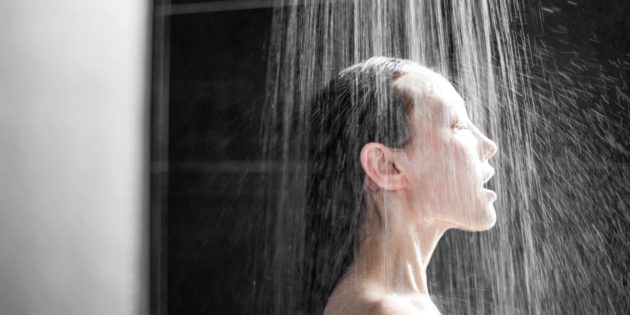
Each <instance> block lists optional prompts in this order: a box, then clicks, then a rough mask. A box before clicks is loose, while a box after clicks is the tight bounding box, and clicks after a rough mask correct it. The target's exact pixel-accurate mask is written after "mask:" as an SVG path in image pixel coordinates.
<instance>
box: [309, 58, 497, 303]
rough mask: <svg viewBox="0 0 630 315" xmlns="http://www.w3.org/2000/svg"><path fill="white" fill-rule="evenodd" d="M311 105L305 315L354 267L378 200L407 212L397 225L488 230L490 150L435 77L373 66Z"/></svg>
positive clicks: (399, 64)
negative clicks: (370, 209)
mask: <svg viewBox="0 0 630 315" xmlns="http://www.w3.org/2000/svg"><path fill="white" fill-rule="evenodd" d="M311 105H312V107H311V120H310V123H311V126H310V127H311V128H310V134H309V152H308V167H307V194H308V198H307V226H306V244H307V246H306V252H305V266H304V268H305V269H304V276H305V281H306V284H307V285H306V288H305V289H306V292H305V294H306V296H308V301H307V305H306V307H307V308H308V309H310V310H311V311H313V312H319V311H320V310H321V308H323V306H324V305H325V301H326V298H327V297H328V295H329V294H330V292H331V291H332V290H333V288H334V286H335V284H336V283H337V281H338V280H339V278H340V277H341V276H342V275H343V272H344V271H345V270H346V268H347V267H348V265H349V264H350V263H351V261H352V259H353V257H354V254H355V252H356V250H357V247H358V245H359V242H360V240H359V231H360V229H361V227H362V225H363V224H364V221H365V220H366V219H365V218H366V215H365V214H366V201H367V200H368V199H370V198H371V197H374V196H375V195H377V196H379V198H381V197H383V198H396V199H398V201H400V202H401V203H402V204H405V205H406V208H407V209H406V210H404V211H405V212H404V213H398V214H396V215H401V216H405V217H406V218H408V219H412V220H417V221H418V222H420V221H423V222H436V223H438V224H444V225H445V226H447V227H457V228H462V229H467V230H483V229H486V228H489V227H490V226H492V224H493V223H494V210H493V209H492V208H491V207H492V206H491V201H492V198H493V196H491V193H489V192H488V191H484V190H483V189H482V184H483V182H484V181H485V180H486V177H488V176H491V173H492V169H491V168H490V167H489V165H488V164H487V159H488V158H489V157H490V156H491V155H493V154H494V152H496V146H495V145H494V143H492V142H491V141H489V140H488V139H487V138H485V137H484V136H483V135H482V134H481V133H480V132H479V130H477V129H476V128H475V127H474V126H473V125H472V123H471V122H470V120H469V119H468V116H467V115H466V111H465V108H464V107H463V106H464V104H463V101H462V99H461V97H460V96H459V95H458V94H457V93H456V92H455V90H454V89H453V87H452V86H451V85H450V83H449V82H448V81H447V80H446V79H444V78H443V77H442V76H440V75H438V74H437V73H435V72H433V71H431V70H429V69H427V68H424V67H422V66H420V65H419V64H417V63H414V62H412V61H407V60H401V59H395V58H384V57H375V58H371V59H369V60H367V61H364V62H362V63H360V64H357V65H354V66H352V67H349V68H347V69H345V70H343V71H342V72H341V73H340V74H339V76H337V77H336V78H335V79H333V80H332V81H331V82H330V83H329V84H328V85H327V86H326V87H325V88H324V89H322V90H321V91H320V93H319V94H318V95H317V96H316V97H315V98H314V100H313V102H312V104H311ZM376 211H385V209H382V207H381V209H376ZM383 215H385V214H384V213H379V216H381V217H382V216H383Z"/></svg>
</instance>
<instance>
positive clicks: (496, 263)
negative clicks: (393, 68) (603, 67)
mask: <svg viewBox="0 0 630 315" xmlns="http://www.w3.org/2000/svg"><path fill="white" fill-rule="evenodd" d="M522 17H523V14H522V12H521V8H520V7H519V5H518V3H517V2H516V1H511V0H499V1H487V0H482V1H472V0H462V1H454V0H453V1H447V0H425V1H419V0H418V1H416V0H396V1H392V0H371V1H362V0H354V1H352V0H346V1H327V0H322V1H298V0H281V1H279V2H278V5H277V7H276V9H275V13H274V25H273V31H272V34H271V36H272V39H271V42H270V47H269V51H270V53H269V69H268V78H267V91H268V93H269V94H268V101H267V104H268V105H267V106H269V108H268V114H269V115H268V116H267V117H266V118H265V119H266V120H265V126H266V128H265V140H266V154H267V158H268V159H271V160H275V161H278V163H277V167H276V168H274V169H273V170H270V171H272V172H275V173H276V174H277V176H275V177H273V179H271V180H270V187H269V191H270V196H271V198H269V204H268V207H267V208H268V213H267V222H264V224H265V226H266V230H267V235H268V237H267V239H265V247H264V255H266V260H267V261H269V262H270V263H269V265H268V266H261V267H260V268H262V269H261V270H263V271H262V272H261V273H262V274H264V275H265V277H264V279H263V283H262V284H261V285H260V286H259V287H257V290H258V296H259V297H260V298H261V299H270V301H267V302H266V303H265V304H269V303H270V304H272V308H273V310H274V313H277V314H299V313H301V311H300V310H299V307H300V305H299V295H300V294H301V287H302V283H300V279H301V278H300V276H299V273H300V270H301V269H300V268H301V267H300V264H299V262H300V261H302V260H303V259H308V257H303V255H304V253H303V250H302V247H303V242H304V234H305V230H304V227H305V222H304V189H305V178H304V173H303V171H302V167H303V164H302V163H300V161H303V160H304V158H305V153H304V152H305V138H306V137H307V136H308V126H309V125H308V119H309V118H308V115H309V113H310V108H309V105H308V104H309V99H310V98H311V97H312V95H313V94H314V93H315V92H316V91H317V90H318V89H320V88H321V87H322V86H323V85H324V84H325V83H326V82H328V81H329V80H330V79H331V78H333V77H334V76H335V75H336V74H337V73H338V72H339V71H340V70H341V69H343V68H345V67H347V66H349V65H352V64H355V63H357V62H360V61H362V60H365V59H367V58H369V57H372V56H392V57H400V58H406V59H411V60H414V61H417V62H419V63H421V64H423V65H426V66H428V67H431V68H433V69H435V70H436V71H438V72H440V73H442V74H443V75H445V76H446V77H447V78H449V79H450V80H451V81H452V82H453V83H454V85H455V86H456V88H457V90H458V92H459V93H460V94H461V95H462V97H463V98H464V99H465V100H466V106H467V108H468V112H469V114H470V115H471V118H472V120H473V121H474V122H475V124H476V125H477V126H479V127H480V128H481V129H483V130H484V132H485V133H486V134H487V135H488V137H489V138H491V139H493V140H494V141H495V142H496V143H497V144H498V146H499V153H498V154H497V156H495V157H494V158H493V160H492V164H493V165H494V167H495V169H496V170H497V175H496V176H495V177H494V178H493V180H492V181H491V184H492V185H493V188H494V190H496V191H497V193H498V196H499V198H498V200H497V201H496V202H495V208H496V209H497V223H496V226H495V227H494V228H493V229H492V230H491V231H488V232H484V233H468V232H458V231H449V232H448V233H447V234H446V236H445V237H444V238H443V239H442V241H441V242H440V244H439V245H438V249H437V251H436V253H435V254H434V256H433V258H432V262H431V265H430V267H429V270H428V272H429V275H428V278H429V285H430V292H431V294H432V297H433V299H434V300H435V301H436V303H437V304H438V306H439V308H440V309H441V310H442V311H443V312H444V313H447V314H450V313H453V314H572V313H575V314H577V313H580V314H603V313H616V312H620V310H628V309H629V308H630V302H628V300H629V299H628V298H629V297H630V289H629V286H628V283H627V280H628V276H627V274H628V272H629V268H628V267H626V265H625V263H624V262H629V261H630V260H629V259H628V253H627V251H628V247H629V245H630V244H628V238H627V237H626V236H625V234H626V231H625V229H626V228H627V227H628V226H629V222H630V215H629V214H628V203H627V200H626V199H627V198H628V196H629V195H630V194H629V192H630V191H629V190H630V188H629V187H630V185H629V184H630V171H629V167H628V164H627V161H628V141H627V138H626V139H620V138H619V137H618V136H617V135H618V134H619V130H621V128H625V127H624V125H625V124H627V123H628V117H629V116H630V115H629V111H628V108H627V107H624V106H625V105H620V104H627V103H628V96H627V95H626V94H624V91H623V90H620V89H617V91H618V93H617V94H614V95H612V96H611V97H609V98H604V99H605V100H608V101H609V102H608V103H606V102H599V103H598V102H594V103H593V104H592V106H590V107H588V108H584V107H579V106H578V105H577V103H578V100H582V99H584V98H589V97H593V96H594V94H595V93H598V92H597V91H599V90H598V86H592V85H591V86H583V87H582V88H578V87H579V85H576V84H575V82H574V81H573V80H578V79H575V77H576V76H577V77H579V75H585V74H584V73H580V70H581V69H583V68H584V63H585V62H586V61H582V64H580V63H579V62H578V63H576V69H575V72H574V73H566V72H559V71H557V69H556V70H554V69H549V68H546V65H547V64H548V63H546V60H548V59H550V58H552V57H553V51H551V50H550V49H549V48H548V47H545V46H544V45H543V44H542V43H539V42H531V41H529V40H528V38H527V37H526V36H525V34H524V33H523V30H522V21H523V20H522ZM568 81H571V82H568ZM598 82H600V83H601V85H602V86H606V85H619V84H622V83H623V82H616V81H614V79H612V78H609V77H606V76H601V79H600V81H598ZM626 90H627V88H626ZM611 112H613V113H614V115H613V116H614V117H618V119H617V120H615V119H611V118H610V117H611V115H610V113H611ZM261 224H262V222H261Z"/></svg>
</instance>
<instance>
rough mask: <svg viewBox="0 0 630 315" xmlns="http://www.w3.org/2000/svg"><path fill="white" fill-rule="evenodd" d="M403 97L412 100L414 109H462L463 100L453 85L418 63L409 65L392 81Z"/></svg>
mask: <svg viewBox="0 0 630 315" xmlns="http://www.w3.org/2000/svg"><path fill="white" fill-rule="evenodd" d="M394 86H395V87H396V88H398V89H400V90H401V91H402V92H403V94H405V97H406V98H407V99H408V100H409V101H412V102H413V104H414V105H418V104H421V105H422V106H414V107H413V108H414V110H419V109H420V108H418V107H421V108H422V109H420V110H431V111H438V112H439V111H449V110H451V109H457V110H459V109H464V100H463V99H462V97H461V96H460V95H459V93H457V91H456V90H455V88H454V87H453V85H452V84H451V83H450V82H449V81H448V80H447V79H446V78H444V77H443V76H442V75H440V74H438V73H436V72H434V71H432V70H430V69H427V68H424V67H422V66H420V65H411V66H409V68H408V69H405V74H403V75H402V76H400V77H399V78H397V79H396V81H395V82H394Z"/></svg>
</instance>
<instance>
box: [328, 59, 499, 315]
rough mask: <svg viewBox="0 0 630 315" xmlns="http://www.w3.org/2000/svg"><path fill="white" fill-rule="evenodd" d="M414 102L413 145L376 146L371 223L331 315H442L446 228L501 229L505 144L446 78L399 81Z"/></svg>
mask: <svg viewBox="0 0 630 315" xmlns="http://www.w3.org/2000/svg"><path fill="white" fill-rule="evenodd" d="M393 85H394V87H395V88H396V89H398V90H399V91H400V92H401V93H403V95H405V98H406V99H407V101H409V102H413V104H414V106H413V110H412V112H411V113H410V117H409V119H410V123H411V126H412V130H413V135H412V143H411V144H410V145H408V146H407V147H405V148H404V149H391V148H388V147H386V146H384V145H382V144H380V143H368V144H366V145H365V146H364V147H363V149H362V151H361V165H362V167H363V169H364V170H365V173H366V178H365V191H366V194H367V196H368V206H367V209H365V211H366V214H367V217H366V220H365V222H364V225H363V226H362V230H361V243H360V246H359V250H358V252H357V255H356V256H355V259H354V261H353V263H352V264H351V266H350V267H349V269H348V271H347V272H346V274H345V275H344V277H343V278H342V280H341V281H340V283H339V284H338V286H337V287H336V288H335V290H334V292H333V294H332V295H331V296H330V298H329V300H328V304H327V306H326V309H325V311H324V314H325V315H341V314H344V315H353V314H374V315H381V314H382V315H390V314H391V315H406V314H440V312H439V310H438V309H437V307H436V306H435V304H434V303H433V302H432V301H431V298H430V296H429V291H428V285H427V276H426V270H427V266H428V264H429V261H430V260H431V255H432V254H433V251H434V250H435V248H436V246H437V244H438V242H439V240H440V238H441V237H442V235H444V233H445V232H446V231H447V230H448V229H452V228H457V229H462V230H467V231H483V230H487V229H489V228H491V227H492V226H493V225H494V223H495V218H496V213H495V210H494V207H493V205H492V203H493V201H494V200H495V199H496V194H495V193H494V192H492V191H490V190H487V189H485V188H483V185H484V183H485V182H487V181H488V180H489V179H490V177H492V175H493V174H494V170H493V169H492V167H491V166H490V165H489V163H488V159H489V158H490V157H492V156H493V155H494V154H495V153H496V151H497V146H496V144H495V143H494V142H492V141H491V140H489V139H488V138H487V137H485V136H484V135H483V133H482V132H481V131H480V130H479V129H477V128H476V127H475V126H474V125H473V124H472V122H471V121H470V119H469V118H468V115H467V113H466V109H465V107H464V102H463V100H462V98H461V97H460V96H459V94H457V92H456V91H455V89H454V88H453V87H452V85H451V84H450V83H449V82H448V81H447V80H446V79H444V78H443V77H442V76H440V75H439V74H436V73H434V72H432V71H430V70H428V69H426V68H424V67H421V66H419V65H417V66H412V67H410V69H409V71H407V73H406V74H404V75H402V76H400V77H398V78H396V79H395V81H394V82H393Z"/></svg>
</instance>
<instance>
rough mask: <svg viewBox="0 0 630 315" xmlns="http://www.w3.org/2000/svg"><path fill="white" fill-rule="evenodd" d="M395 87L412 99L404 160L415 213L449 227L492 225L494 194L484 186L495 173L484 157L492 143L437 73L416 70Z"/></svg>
mask: <svg viewBox="0 0 630 315" xmlns="http://www.w3.org/2000/svg"><path fill="white" fill-rule="evenodd" d="M394 85H395V86H396V87H397V88H398V89H401V90H402V91H403V94H405V96H406V98H407V99H408V101H412V102H414V103H413V104H414V106H412V108H413V109H412V111H411V113H410V117H409V119H410V123H411V127H412V141H411V143H410V144H409V145H408V146H407V147H406V148H405V159H404V162H403V167H404V168H405V173H407V176H406V177H407V180H408V181H409V189H410V194H409V195H408V198H409V199H410V200H408V202H409V203H410V204H411V205H412V208H413V209H414V210H412V211H417V212H418V213H415V214H414V215H417V216H418V218H419V219H421V220H426V221H431V223H438V224H443V225H444V226H446V227H448V228H459V229H463V230H469V231H481V230H486V229H489V228H491V227H492V226H493V225H494V223H495V221H496V213H495V210H494V206H493V202H494V201H495V199H496V194H495V193H494V192H493V191H491V190H488V189H486V188H484V185H485V183H486V182H487V181H488V180H489V179H490V177H492V176H493V175H494V169H493V168H492V167H491V166H490V164H489V162H488V160H489V159H490V158H491V157H492V156H493V155H494V154H495V153H496V152H497V146H496V144H495V143H494V142H492V141H491V140H490V139H488V138H487V137H486V136H485V135H483V133H482V132H481V131H480V130H479V129H477V127H475V126H474V125H473V123H472V122H471V121H470V119H469V117H468V114H467V111H466V107H465V104H464V101H463V99H462V98H461V96H460V95H459V94H458V93H457V92H456V91H455V89H454V88H453V86H452V85H451V84H450V83H449V82H448V81H447V80H446V79H445V78H443V77H442V76H440V75H438V74H436V73H434V72H432V71H429V70H426V69H418V70H414V71H410V72H409V73H407V74H405V75H403V76H401V77H399V78H398V79H397V80H396V81H395V82H394Z"/></svg>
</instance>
